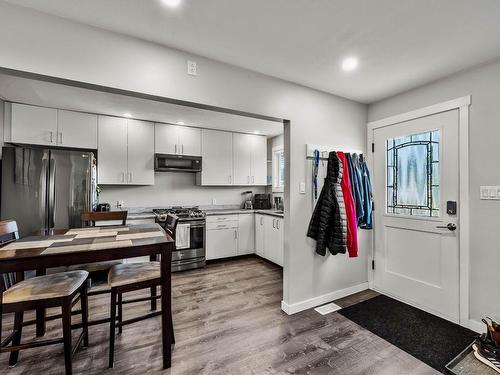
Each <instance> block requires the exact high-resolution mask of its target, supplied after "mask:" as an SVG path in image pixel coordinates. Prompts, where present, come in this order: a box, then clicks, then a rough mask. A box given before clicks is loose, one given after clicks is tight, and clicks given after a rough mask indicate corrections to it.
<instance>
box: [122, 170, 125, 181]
mask: <svg viewBox="0 0 500 375" xmlns="http://www.w3.org/2000/svg"><path fill="white" fill-rule="evenodd" d="M121 180H122V182H125V173H124V172H122V173H121Z"/></svg>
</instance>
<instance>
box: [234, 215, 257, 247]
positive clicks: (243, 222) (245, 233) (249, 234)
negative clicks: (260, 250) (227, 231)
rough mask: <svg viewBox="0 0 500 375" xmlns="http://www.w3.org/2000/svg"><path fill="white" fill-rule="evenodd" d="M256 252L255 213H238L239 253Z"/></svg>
mask: <svg viewBox="0 0 500 375" xmlns="http://www.w3.org/2000/svg"><path fill="white" fill-rule="evenodd" d="M254 252H255V215H254V214H253V212H252V213H248V214H239V215H238V255H244V254H253V253H254Z"/></svg>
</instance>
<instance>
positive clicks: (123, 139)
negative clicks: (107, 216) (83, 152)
mask: <svg viewBox="0 0 500 375" xmlns="http://www.w3.org/2000/svg"><path fill="white" fill-rule="evenodd" d="M153 148H154V124H153V123H150V122H146V121H138V120H128V119H125V118H120V117H109V116H99V125H98V146H97V151H98V160H97V168H98V183H99V184H108V185H153V184H154V151H153Z"/></svg>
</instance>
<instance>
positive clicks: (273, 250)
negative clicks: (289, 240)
mask: <svg viewBox="0 0 500 375" xmlns="http://www.w3.org/2000/svg"><path fill="white" fill-rule="evenodd" d="M255 244H256V246H255V252H256V253H257V255H259V256H261V257H263V258H265V259H267V260H270V261H271V262H273V263H276V264H278V265H280V266H283V251H284V249H283V245H284V237H283V218H281V217H276V216H270V215H263V214H256V215H255Z"/></svg>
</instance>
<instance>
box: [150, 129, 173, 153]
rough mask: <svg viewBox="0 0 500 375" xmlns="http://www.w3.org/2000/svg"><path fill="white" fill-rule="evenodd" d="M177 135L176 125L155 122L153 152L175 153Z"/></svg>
mask: <svg viewBox="0 0 500 375" xmlns="http://www.w3.org/2000/svg"><path fill="white" fill-rule="evenodd" d="M178 143H179V135H178V131H177V126H176V125H168V124H158V123H156V124H155V152H156V153H158V154H177V147H178Z"/></svg>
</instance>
